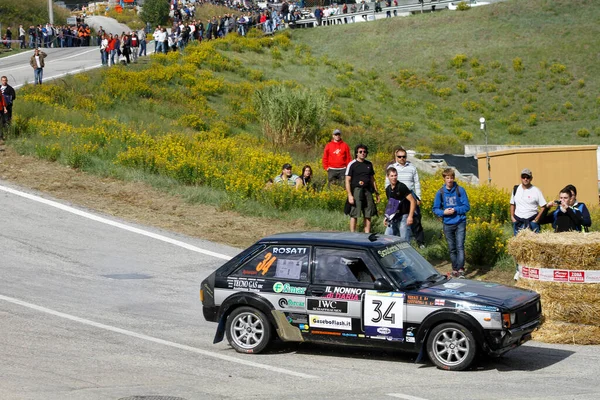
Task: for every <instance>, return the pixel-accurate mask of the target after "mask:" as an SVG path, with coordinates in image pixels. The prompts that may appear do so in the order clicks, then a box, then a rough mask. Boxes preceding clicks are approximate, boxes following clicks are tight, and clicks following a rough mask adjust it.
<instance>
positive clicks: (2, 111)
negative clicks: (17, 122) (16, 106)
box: [0, 96, 8, 144]
mask: <svg viewBox="0 0 600 400" xmlns="http://www.w3.org/2000/svg"><path fill="white" fill-rule="evenodd" d="M7 112H8V110H7V109H6V100H4V96H0V116H2V119H3V120H4V116H5V115H6V113H7ZM3 132H4V125H3V124H2V125H0V144H4V133H3Z"/></svg>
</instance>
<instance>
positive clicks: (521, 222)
mask: <svg viewBox="0 0 600 400" xmlns="http://www.w3.org/2000/svg"><path fill="white" fill-rule="evenodd" d="M532 180H533V174H532V173H531V170H530V169H529V168H525V169H524V170H523V171H521V184H520V185H515V187H514V188H513V191H512V196H511V197H510V219H511V220H512V223H513V233H514V234H515V235H516V234H517V233H518V232H519V231H520V230H521V229H531V230H532V231H533V232H536V233H537V232H539V231H540V218H541V217H542V214H543V212H544V209H545V206H546V200H545V199H544V195H543V194H542V191H541V190H540V189H538V188H537V187H536V186H533V185H532V184H531V181H532Z"/></svg>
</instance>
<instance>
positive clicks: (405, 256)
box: [377, 242, 443, 287]
mask: <svg viewBox="0 0 600 400" xmlns="http://www.w3.org/2000/svg"><path fill="white" fill-rule="evenodd" d="M377 254H378V255H379V257H380V258H379V259H380V262H381V265H382V267H383V268H384V269H385V270H386V271H387V273H388V274H389V275H390V276H391V277H392V279H394V280H395V281H396V283H397V284H398V285H399V286H400V287H407V286H410V285H417V284H423V283H426V282H429V283H435V282H437V281H439V280H441V279H442V278H443V276H442V275H440V274H439V273H438V272H437V271H436V270H435V268H433V266H432V265H431V264H430V263H429V262H428V261H427V260H425V259H424V258H423V257H422V256H421V255H420V254H419V253H418V252H417V251H416V250H415V249H413V248H412V247H411V246H410V245H409V244H408V243H405V242H399V243H394V244H392V245H390V246H386V247H384V248H382V249H380V250H377Z"/></svg>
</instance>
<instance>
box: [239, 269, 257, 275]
mask: <svg viewBox="0 0 600 400" xmlns="http://www.w3.org/2000/svg"><path fill="white" fill-rule="evenodd" d="M242 275H258V271H254V270H246V269H244V270H242Z"/></svg>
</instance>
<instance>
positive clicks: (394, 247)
mask: <svg viewBox="0 0 600 400" xmlns="http://www.w3.org/2000/svg"><path fill="white" fill-rule="evenodd" d="M409 247H410V244H408V243H406V242H402V243H396V244H393V245H391V246H388V247H386V248H384V249H381V250H377V254H379V257H381V258H383V257H386V256H389V255H390V254H392V253H394V252H396V251H398V250H403V249H408V248H409Z"/></svg>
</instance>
